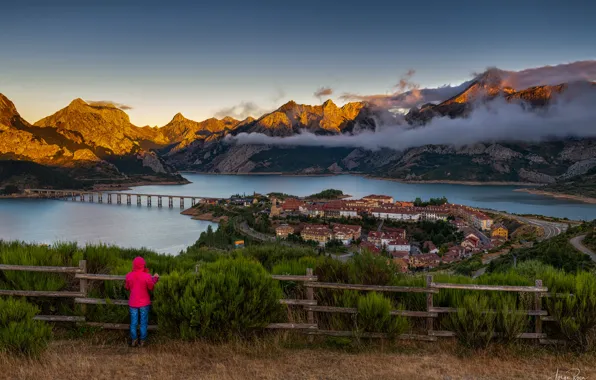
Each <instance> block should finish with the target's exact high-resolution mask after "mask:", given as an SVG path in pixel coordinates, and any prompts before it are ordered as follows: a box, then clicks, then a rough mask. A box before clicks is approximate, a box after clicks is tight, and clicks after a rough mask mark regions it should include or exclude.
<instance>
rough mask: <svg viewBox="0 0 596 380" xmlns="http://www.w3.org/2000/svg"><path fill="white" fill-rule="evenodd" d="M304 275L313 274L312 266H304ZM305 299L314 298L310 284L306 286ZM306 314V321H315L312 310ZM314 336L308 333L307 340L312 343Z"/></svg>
mask: <svg viewBox="0 0 596 380" xmlns="http://www.w3.org/2000/svg"><path fill="white" fill-rule="evenodd" d="M306 275H307V276H312V275H313V270H312V268H306ZM306 299H307V300H311V301H312V300H314V299H315V292H314V289H313V288H311V287H310V286H309V287H307V288H306ZM306 315H307V319H308V323H315V313H314V312H313V311H312V310H309V311H308V312H307V314H306ZM314 338H315V337H314V336H312V335H309V336H308V342H309V343H312V342H313V340H314Z"/></svg>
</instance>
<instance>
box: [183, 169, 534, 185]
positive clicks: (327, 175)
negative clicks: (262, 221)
mask: <svg viewBox="0 0 596 380" xmlns="http://www.w3.org/2000/svg"><path fill="white" fill-rule="evenodd" d="M179 173H189V174H201V175H214V176H217V175H236V176H264V175H271V176H273V175H276V176H280V177H335V176H342V175H350V176H354V177H362V178H370V179H377V180H383V181H392V182H400V183H407V184H447V185H466V186H529V187H541V186H545V185H544V184H541V183H535V182H515V181H486V182H484V181H455V180H448V179H437V180H406V179H401V178H391V177H380V176H375V175H372V174H365V173H324V174H314V173H313V174H300V173H297V174H295V173H287V172H260V173H234V172H232V173H213V172H200V171H193V170H183V171H180V172H179Z"/></svg>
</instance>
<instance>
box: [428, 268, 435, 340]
mask: <svg viewBox="0 0 596 380" xmlns="http://www.w3.org/2000/svg"><path fill="white" fill-rule="evenodd" d="M432 282H433V276H432V275H430V274H429V275H426V287H427V288H428V289H429V290H430V289H432ZM432 308H433V293H430V292H428V293H426V311H427V312H429V313H430V312H431V310H432ZM426 329H427V330H428V335H431V334H432V331H433V329H434V318H433V317H427V318H426Z"/></svg>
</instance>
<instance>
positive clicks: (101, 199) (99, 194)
mask: <svg viewBox="0 0 596 380" xmlns="http://www.w3.org/2000/svg"><path fill="white" fill-rule="evenodd" d="M97 202H98V203H103V194H102V193H97Z"/></svg>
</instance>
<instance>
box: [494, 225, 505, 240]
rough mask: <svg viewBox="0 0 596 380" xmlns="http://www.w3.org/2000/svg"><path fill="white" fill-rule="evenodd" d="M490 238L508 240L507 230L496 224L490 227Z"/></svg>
mask: <svg viewBox="0 0 596 380" xmlns="http://www.w3.org/2000/svg"><path fill="white" fill-rule="evenodd" d="M490 236H491V237H493V238H496V239H503V240H507V239H509V230H508V229H507V227H505V226H504V225H503V224H501V223H498V224H495V225H493V226H492V228H491V233H490Z"/></svg>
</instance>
